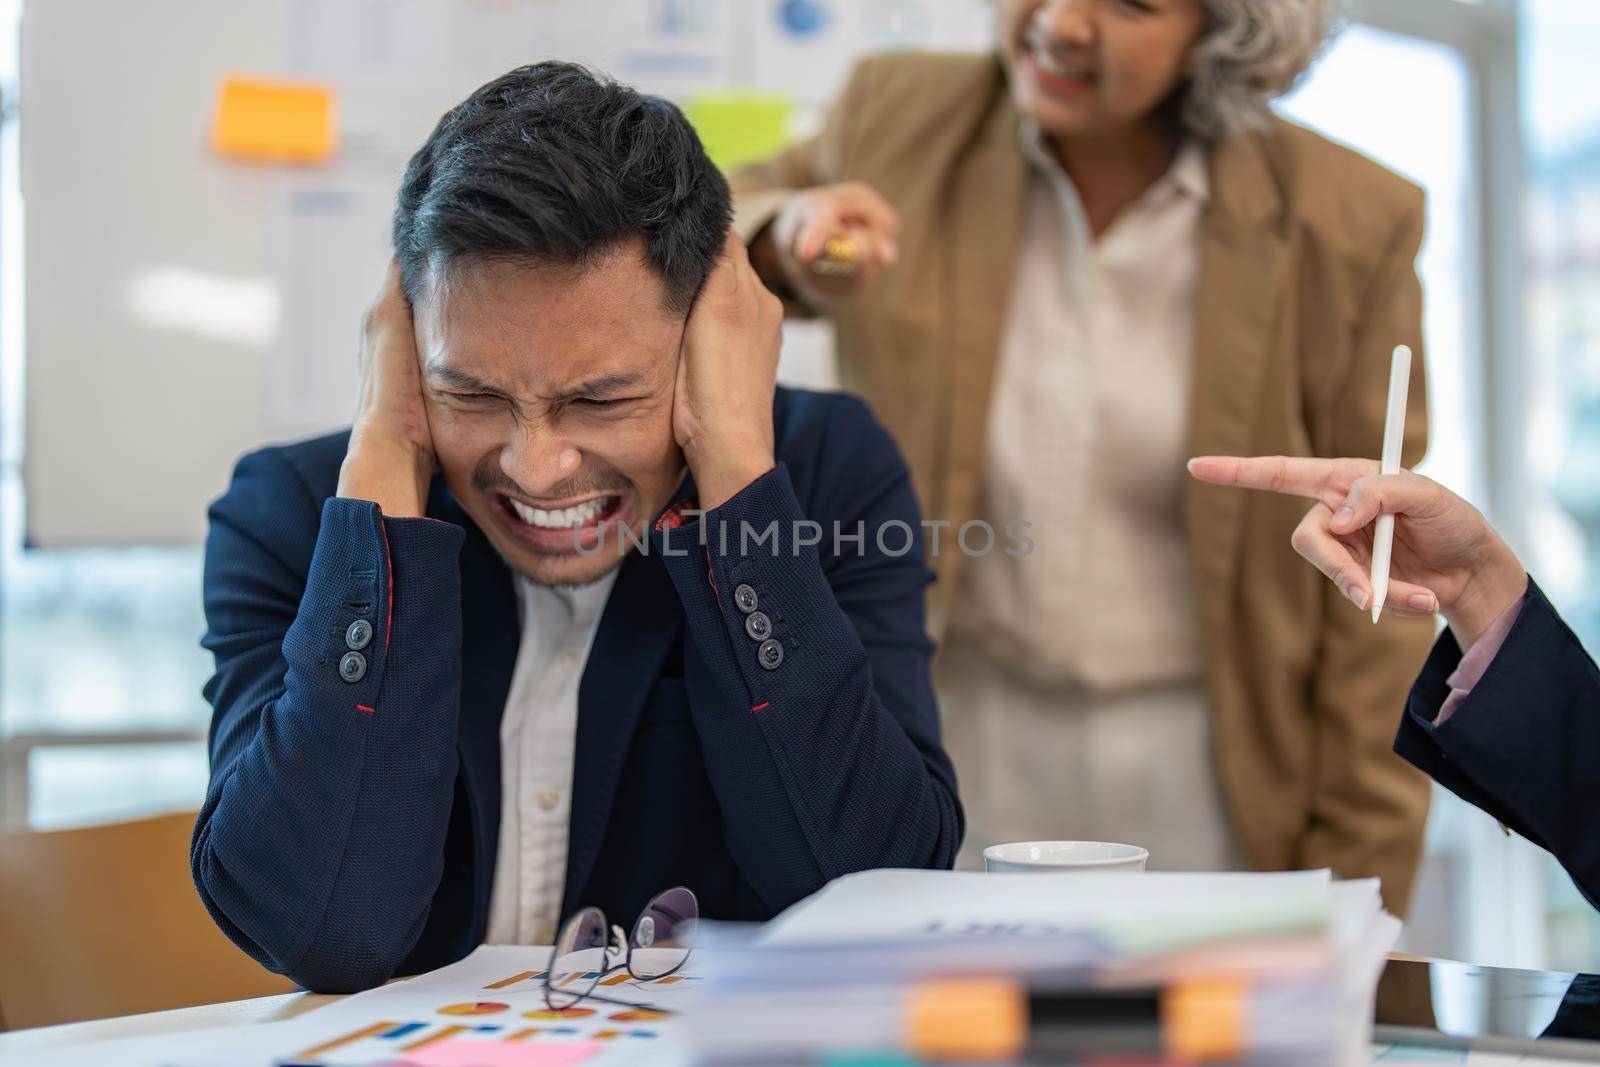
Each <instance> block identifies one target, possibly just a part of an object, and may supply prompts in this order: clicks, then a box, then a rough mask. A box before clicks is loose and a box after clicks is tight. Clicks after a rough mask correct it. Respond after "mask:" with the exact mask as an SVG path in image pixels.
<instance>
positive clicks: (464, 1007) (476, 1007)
mask: <svg viewBox="0 0 1600 1067" xmlns="http://www.w3.org/2000/svg"><path fill="white" fill-rule="evenodd" d="M509 1007H511V1005H509V1004H497V1003H495V1002H494V1001H492V1000H474V1001H470V1002H468V1003H466V1004H446V1005H445V1006H444V1007H442V1008H440V1009H439V1014H440V1015H493V1014H494V1013H495V1012H497V1011H505V1010H506V1009H508V1008H509Z"/></svg>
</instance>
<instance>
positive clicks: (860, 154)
mask: <svg viewBox="0 0 1600 1067" xmlns="http://www.w3.org/2000/svg"><path fill="white" fill-rule="evenodd" d="M1327 22H1328V13H1327V12H1326V11H1325V10H1324V4H1323V0H999V2H998V4H997V30H998V48H997V54H995V55H934V54H913V53H901V54H894V55H885V56H879V57H874V58H870V59H867V60H865V61H864V62H862V63H861V64H860V65H859V66H858V67H857V68H856V70H855V72H854V74H853V75H852V77H851V79H850V82H849V85H848V87H847V88H846V89H845V91H844V94H843V96H842V97H841V98H840V99H839V100H838V101H837V103H836V104H835V106H834V107H833V109H832V111H831V114H830V115H829V117H828V120H827V122H826V125H825V127H824V128H823V129H822V131H821V132H820V133H819V134H818V135H817V136H816V137H815V138H813V139H812V140H810V141H808V142H806V143H804V144H801V145H799V146H797V147H795V148H793V149H791V150H789V151H786V152H785V153H783V154H781V155H780V156H778V157H776V158H774V159H771V160H768V161H766V162H763V163H761V164H758V165H756V166H753V167H750V168H747V169H746V170H744V171H742V172H741V173H739V174H736V175H735V176H734V179H733V182H734V190H735V196H736V209H737V213H738V228H739V230H740V232H741V235H742V236H743V237H744V238H745V239H746V241H748V242H749V243H750V245H751V252H752V257H753V259H754V261H755V262H756V264H757V266H758V269H760V270H761V272H762V275H763V278H764V279H765V280H766V281H767V283H768V285H770V286H771V287H772V288H773V289H775V290H776V291H778V292H779V293H780V294H782V295H784V296H785V297H786V299H788V300H790V301H791V307H792V308H793V310H794V311H796V312H798V313H823V314H826V315H828V316H829V317H830V318H831V319H832V320H833V322H834V323H835V324H836V327H837V337H838V352H839V359H840V367H841V376H842V378H843V381H844V384H845V385H846V386H847V387H848V388H851V389H854V390H856V391H858V392H860V393H862V394H863V395H865V396H866V397H867V398H868V399H869V400H870V401H871V402H872V403H873V404H874V406H875V407H876V409H877V412H878V414H879V416H880V417H881V418H882V419H883V421H884V422H885V423H886V425H887V426H888V427H889V428H890V430H891V431H892V432H893V433H894V434H895V435H896V437H897V439H898V440H899V442H900V445H901V447H902V449H903V450H904V451H905V453H906V455H907V458H908V460H909V462H910V465H911V467H912V471H913V474H914V477H915V480H916V485H917V489H918V492H919V493H920V495H921V499H922V503H923V507H924V509H925V511H926V513H927V516H928V519H929V520H930V521H932V522H936V523H948V524H949V525H948V527H945V526H940V527H939V528H938V530H937V531H935V530H933V529H932V528H930V531H929V532H930V534H932V533H934V532H938V533H942V535H943V536H942V542H943V543H942V544H941V545H940V546H939V548H938V550H937V552H936V553H935V554H934V555H933V560H932V562H933V564H934V566H935V569H936V570H937V571H938V573H939V575H940V579H941V580H940V582H939V583H938V584H937V585H935V586H934V588H933V593H932V609H933V610H932V613H931V616H932V618H933V620H934V625H935V627H936V629H937V630H938V631H939V632H940V634H941V635H942V637H943V640H944V648H943V649H942V651H941V655H940V659H939V665H938V680H939V685H940V690H941V697H942V699H943V700H944V705H945V711H946V716H947V719H946V721H947V726H948V732H949V743H950V747H951V750H952V752H953V753H954V755H955V757H956V761H957V766H958V769H959V770H960V772H961V775H962V792H963V796H964V799H965V801H966V804H967V809H968V811H969V813H970V815H971V823H970V829H969V841H970V842H971V843H972V844H973V845H975V846H982V845H984V844H988V843H991V842H994V841H1002V840H1017V839H1025V838H1033V837H1038V838H1061V837H1096V838H1112V839H1117V838H1121V839H1126V840H1133V841H1135V842H1136V843H1139V844H1144V845H1147V846H1148V847H1150V848H1151V851H1152V861H1151V863H1152V867H1160V866H1166V867H1233V866H1254V867H1257V868H1262V869H1286V868H1303V867H1318V866H1329V867H1332V868H1333V869H1334V870H1335V871H1336V872H1337V873H1338V874H1339V875H1341V876H1346V877H1356V876H1373V875H1377V876H1381V877H1382V879H1383V888H1384V897H1385V900H1386V901H1387V903H1388V906H1389V907H1390V908H1391V909H1392V910H1394V911H1396V912H1400V911H1402V910H1403V909H1404V906H1405V904H1406V901H1407V899H1408V896H1409V894H1410V891H1411V883H1412V879H1413V876H1414V873H1415V870H1416V864H1417V858H1418V853H1419V850H1420V845H1421V836H1422V828H1423V823H1424V820H1425V818H1426V814H1427V808H1428V785H1427V783H1426V781H1425V780H1424V779H1423V778H1422V777H1421V776H1420V775H1418V774H1417V773H1416V772H1414V771H1412V770H1410V769H1409V768H1407V767H1405V766H1404V765H1403V764H1402V763H1401V762H1400V760H1399V759H1398V758H1397V757H1396V756H1395V755H1394V754H1393V752H1392V751H1391V741H1392V736H1393V732H1394V726H1393V724H1394V716H1395V709H1396V708H1398V707H1400V706H1401V703H1402V701H1403V700H1404V698H1405V694H1406V691H1407V688H1408V686H1409V684H1410V681H1411V679H1412V678H1413V677H1414V676H1415V674H1416V672H1417V669H1418V668H1419V667H1420V665H1421V663H1422V661H1423V659H1424V657H1425V655H1426V652H1427V649H1428V646H1429V644H1430V640H1431V629H1430V628H1429V625H1428V623H1427V622H1426V621H1419V620H1414V619H1411V620H1407V619H1392V618H1386V619H1385V620H1384V621H1383V622H1382V624H1381V625H1378V626H1374V625H1373V624H1372V622H1371V620H1370V618H1368V616H1367V615H1366V613H1365V612H1363V611H1362V610H1360V609H1359V608H1358V607H1356V606H1353V605H1352V604H1350V603H1348V602H1345V601H1342V600H1340V599H1339V598H1338V597H1337V596H1336V595H1334V594H1333V593H1332V592H1331V591H1330V589H1329V588H1328V587H1327V586H1326V585H1324V584H1323V583H1319V582H1318V581H1317V580H1316V575H1314V574H1312V573H1309V572H1308V570H1307V569H1306V568H1304V567H1303V566H1300V565H1299V563H1298V561H1297V559H1296V558H1295V557H1294V554H1293V553H1292V552H1290V551H1288V550H1287V549H1286V547H1285V545H1286V542H1287V540H1288V538H1289V536H1290V533H1291V531H1293V530H1294V528H1295V525H1296V523H1297V522H1298V521H1299V518H1300V516H1299V514H1298V512H1297V510H1296V508H1295V507H1294V505H1293V503H1292V502H1290V501H1285V500H1282V499H1276V498H1274V497H1272V496H1267V495H1263V496H1256V497H1247V496H1246V495H1245V494H1244V493H1242V492H1241V491H1239V490H1230V489H1219V488H1214V487H1205V486H1200V485H1197V484H1189V483H1188V481H1187V479H1186V478H1185V476H1184V464H1183V461H1184V460H1185V459H1186V458H1187V457H1189V456H1194V455H1202V454H1223V455H1229V454H1233V455H1240V454H1263V453H1265V454H1272V453H1277V454H1284V455H1324V456H1328V455H1376V454H1377V451H1378V449H1379V445H1380V442H1381V438H1382V424H1383V414H1384V412H1383V408H1384V403H1385V386H1386V383H1387V374H1388V364H1389V356H1390V352H1391V350H1392V348H1393V347H1394V346H1395V345H1396V344H1408V345H1410V346H1411V347H1412V348H1413V349H1414V350H1415V351H1417V352H1419V353H1420V351H1421V292H1420V285H1419V282H1418V279H1417V276H1416V272H1415V268H1414V262H1415V259H1416V256H1417V253H1418V249H1419V246H1420V243H1421V239H1422V231H1423V220H1424V205H1423V196H1422V193H1421V191H1420V190H1418V189H1417V188H1415V187H1414V186H1412V185H1410V184H1409V183H1407V182H1405V181H1404V180H1402V179H1400V178H1399V177H1396V176H1395V175H1393V174H1391V173H1390V172H1388V171H1386V170H1384V169H1383V168H1381V167H1380V166H1378V165H1377V164H1375V163H1373V162H1371V161H1369V160H1367V159H1365V158H1363V157H1362V156H1360V155H1358V154H1356V153H1355V152H1353V151H1351V150H1349V149H1346V148H1342V147H1340V146H1338V145H1335V144H1333V143H1331V142H1329V141H1327V140H1325V139H1323V138H1322V137H1319V136H1317V135H1315V134H1313V133H1311V132H1309V131H1307V130H1304V129H1302V128H1299V127H1297V126H1294V125H1292V124H1289V123H1287V122H1284V121H1282V120H1280V119H1277V118H1275V117H1273V116H1272V115H1271V114H1270V113H1269V112H1268V110H1267V102H1268V101H1269V100H1270V99H1271V98H1272V97H1273V96H1275V95H1277V94H1279V93H1281V92H1283V91H1285V90H1286V89H1287V88H1288V87H1289V86H1290V85H1292V84H1293V82H1294V81H1295V80H1296V79H1297V78H1298V76H1299V75H1300V74H1301V73H1302V72H1303V71H1304V70H1305V68H1306V67H1307V66H1308V65H1309V64H1310V62H1311V60H1312V58H1313V57H1314V56H1315V54H1316V52H1317V51H1318V49H1319V48H1320V47H1321V44H1322V42H1323V39H1324V36H1325V34H1326V32H1327V29H1328V26H1327ZM830 238H842V239H843V246H842V247H841V245H840V242H839V241H837V240H836V241H835V242H834V243H833V245H832V252H831V253H829V254H826V255H825V254H824V248H825V243H826V242H827V241H828V240H829V239H830ZM841 260H843V261H845V262H846V264H847V265H848V264H850V263H853V264H854V268H855V269H854V272H853V273H852V274H850V275H849V276H846V277H840V276H839V275H838V274H837V269H838V266H839V263H840V261H841ZM830 267H831V268H832V270H830ZM1416 367H1417V370H1416V374H1415V379H1414V381H1413V383H1412V388H1411V397H1412V410H1411V413H1410V416H1409V419H1408V422H1407V442H1406V443H1407V448H1406V460H1407V462H1408V463H1414V462H1416V461H1417V460H1418V459H1420V457H1421V454H1422V451H1423V448H1424V444H1425V439H1426V422H1425V406H1424V399H1423V375H1422V370H1421V367H1422V364H1421V361H1420V360H1419V361H1417V363H1416ZM978 523H988V524H989V526H990V527H991V528H992V529H994V530H996V531H1000V534H999V537H998V539H997V543H996V546H995V547H994V548H993V549H992V550H990V551H987V552H985V551H983V549H984V547H985V544H986V537H985V536H984V535H983V534H982V532H981V531H982V528H981V526H979V525H977V524H978ZM1018 523H1028V524H1029V525H1026V526H1021V525H1015V524H1018ZM1008 525H1009V526H1010V527H1011V530H1012V532H1017V531H1021V532H1022V536H1023V538H1024V539H1025V541H1026V542H1027V543H1028V544H1027V545H1021V546H1020V547H1024V548H1025V547H1029V546H1030V545H1031V549H1032V550H1031V551H1030V552H1027V553H1026V554H1021V553H1020V552H1019V551H1017V549H1018V548H1019V542H1018V540H1017V539H1016V538H1010V537H1008V536H1007V534H1006V533H1005V532H1004V531H1005V530H1006V528H1007V526H1008ZM963 527H966V528H967V529H968V531H969V532H971V534H972V535H971V536H969V537H967V538H965V539H959V540H958V538H957V536H956V535H957V534H958V533H959V532H960V531H961V530H962V529H963ZM930 541H931V537H930ZM1007 547H1011V548H1013V551H1012V552H1009V553H1008V552H1006V551H1004V549H1005V548H1007ZM971 857H972V853H971V852H970V851H969V853H968V859H969V860H970V859H971Z"/></svg>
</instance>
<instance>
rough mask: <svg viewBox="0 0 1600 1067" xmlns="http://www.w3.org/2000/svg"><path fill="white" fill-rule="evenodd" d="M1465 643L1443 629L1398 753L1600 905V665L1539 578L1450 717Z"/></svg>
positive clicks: (1397, 743) (1415, 690) (1403, 721)
mask: <svg viewBox="0 0 1600 1067" xmlns="http://www.w3.org/2000/svg"><path fill="white" fill-rule="evenodd" d="M1460 663H1461V646H1460V645H1458V644H1457V643H1456V639H1455V637H1454V636H1453V635H1452V634H1451V633H1450V631H1449V630H1446V631H1445V632H1444V633H1443V634H1442V635H1441V636H1440V638H1439V642H1438V644H1437V645H1435V646H1434V649H1433V654H1432V655H1431V656H1430V657H1428V662H1427V664H1426V665H1425V666H1424V667H1423V669H1422V674H1421V676H1420V677H1418V679H1417V682H1416V685H1415V686H1414V687H1413V688H1412V690H1411V697H1410V700H1409V701H1408V702H1407V706H1406V710H1405V715H1404V717H1403V718H1402V719H1401V722H1400V733H1399V736H1398V737H1397V738H1396V739H1395V751H1397V752H1399V753H1400V755H1402V756H1404V757H1405V758H1406V759H1408V760H1410V761H1411V762H1412V763H1413V764H1415V765H1416V766H1417V767H1419V768H1421V769H1422V770H1424V771H1426V772H1427V773H1428V774H1430V775H1431V776H1432V777H1433V778H1434V780H1435V781H1437V782H1439V783H1440V784H1441V785H1443V786H1445V787H1446V788H1447V789H1449V790H1450V791H1451V792H1452V793H1454V794H1456V795H1457V796H1459V797H1460V798H1461V799H1463V800H1465V801H1467V802H1468V803H1469V804H1474V805H1476V806H1478V807H1479V808H1482V809H1483V810H1484V811H1486V812H1488V813H1489V814H1490V815H1493V816H1494V817H1495V818H1496V819H1499V820H1500V821H1501V822H1502V823H1504V824H1505V825H1506V826H1507V827H1508V828H1510V829H1511V830H1514V831H1516V832H1517V833H1518V834H1520V835H1521V836H1523V837H1525V838H1527V839H1528V840H1529V841H1532V842H1533V843H1534V844H1536V845H1538V846H1540V847H1541V848H1544V849H1546V850H1548V851H1549V852H1551V853H1552V854H1554V855H1555V857H1556V859H1558V860H1560V861H1561V865H1562V866H1563V867H1565V868H1566V870H1567V873H1568V874H1570V875H1571V876H1572V881H1573V883H1574V884H1575V885H1577V887H1578V890H1579V891H1580V892H1582V893H1583V895H1584V896H1585V897H1587V898H1588V900H1589V903H1590V904H1593V905H1594V906H1595V907H1600V832H1597V831H1600V824H1597V821H1596V819H1595V818H1594V812H1593V810H1592V809H1591V808H1590V807H1589V803H1590V801H1592V800H1593V799H1594V798H1595V797H1597V796H1600V671H1597V670H1596V669H1595V664H1594V660H1592V659H1590V658H1589V654H1588V653H1587V652H1585V651H1584V649H1583V645H1582V643H1581V642H1579V640H1578V638H1577V636H1576V635H1575V634H1574V633H1573V632H1572V630H1571V629H1570V628H1569V627H1568V626H1567V624H1566V623H1565V622H1563V621H1562V620H1561V616H1559V615H1558V614H1556V610H1555V608H1553V607H1551V605H1550V601H1549V600H1547V599H1545V595H1544V592H1543V591H1542V590H1541V589H1540V588H1539V587H1538V585H1537V584H1535V583H1533V582H1529V583H1528V592H1527V595H1526V596H1524V598H1523V601H1522V612H1521V614H1520V615H1518V617H1517V620H1516V622H1515V623H1514V624H1513V625H1512V628H1511V631H1510V633H1508V634H1507V635H1506V640H1505V644H1503V645H1501V646H1500V651H1499V652H1498V653H1497V654H1496V655H1495V658H1494V660H1493V662H1491V663H1490V664H1489V668H1488V670H1486V671H1485V672H1484V675H1483V677H1482V678H1481V679H1479V681H1478V684H1477V685H1475V686H1473V687H1472V691H1471V692H1470V693H1469V694H1468V696H1467V698H1466V700H1465V701H1463V702H1462V704H1461V705H1460V706H1459V707H1458V708H1457V709H1456V710H1455V712H1454V713H1453V714H1452V715H1451V716H1450V718H1448V719H1446V720H1445V721H1444V722H1443V723H1442V724H1440V725H1438V726H1435V725H1434V721H1435V720H1436V719H1437V718H1438V717H1439V709H1440V708H1441V707H1443V706H1444V702H1445V700H1446V698H1448V697H1449V695H1450V685H1449V682H1448V681H1447V679H1448V678H1449V677H1450V675H1451V674H1452V673H1453V672H1454V671H1455V669H1456V667H1457V666H1458V665H1459V664H1460Z"/></svg>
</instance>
